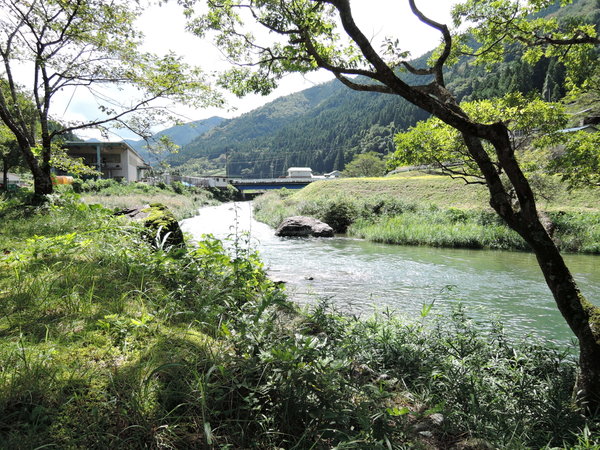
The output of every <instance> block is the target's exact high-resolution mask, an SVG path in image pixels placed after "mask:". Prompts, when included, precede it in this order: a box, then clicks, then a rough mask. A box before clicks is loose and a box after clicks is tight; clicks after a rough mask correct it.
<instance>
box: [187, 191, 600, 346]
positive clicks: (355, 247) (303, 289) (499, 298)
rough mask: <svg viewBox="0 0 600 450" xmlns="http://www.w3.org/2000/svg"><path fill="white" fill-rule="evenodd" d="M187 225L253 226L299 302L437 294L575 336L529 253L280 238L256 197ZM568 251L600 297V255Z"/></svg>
mask: <svg viewBox="0 0 600 450" xmlns="http://www.w3.org/2000/svg"><path fill="white" fill-rule="evenodd" d="M182 228H183V229H184V231H187V232H189V233H191V234H192V235H193V236H194V238H196V239H200V238H201V236H202V234H208V233H210V234H213V235H215V236H216V237H219V238H226V237H228V236H233V235H235V234H236V233H238V234H240V233H242V232H243V231H247V232H249V234H250V237H251V243H252V245H253V246H254V247H256V248H257V249H258V250H259V251H260V253H261V255H262V258H263V260H264V261H265V263H266V265H267V267H268V268H269V272H270V274H271V277H272V278H273V279H275V280H281V281H285V282H286V285H287V289H288V292H289V293H290V295H291V297H292V298H293V299H294V300H295V301H297V302H299V303H308V302H314V301H316V299H317V298H319V297H329V298H331V301H332V302H333V303H335V304H336V305H337V306H339V307H340V309H342V310H345V311H347V312H350V313H352V314H357V315H363V316H364V315H368V314H371V313H372V312H373V311H374V310H375V309H380V310H382V309H386V308H389V309H391V310H395V311H398V312H401V313H403V314H407V315H409V316H410V315H413V316H417V317H418V316H419V314H420V311H421V308H422V306H423V305H424V304H429V303H431V302H433V301H435V305H434V308H433V312H437V313H439V314H444V313H446V312H448V311H449V310H450V308H451V307H452V305H453V304H456V303H458V302H462V303H463V304H464V305H465V306H466V309H467V312H468V314H469V315H471V316H473V317H474V318H475V319H477V320H496V319H498V320H500V321H502V322H503V323H504V324H505V325H506V328H507V330H511V332H517V333H519V334H529V333H531V334H539V335H542V336H544V337H546V338H548V339H551V340H555V341H557V342H560V343H562V344H565V343H568V342H570V340H571V336H572V335H571V332H570V331H569V330H568V328H567V326H566V324H565V322H564V320H563V319H562V317H561V316H560V313H559V312H558V310H557V308H556V305H555V303H554V300H553V299H552V295H551V294H550V291H549V290H548V287H547V286H546V284H545V282H544V280H543V277H542V274H541V272H540V269H539V268H538V265H537V262H536V260H535V257H534V256H533V255H532V254H529V253H520V252H501V251H484V250H454V249H452V250H450V249H436V248H430V247H404V246H394V245H385V244H375V243H371V242H366V241H362V240H358V239H350V238H346V237H336V238H333V239H317V238H279V237H276V236H275V235H274V230H273V229H272V228H270V227H269V226H267V225H265V224H263V223H260V222H257V221H255V220H253V218H252V209H251V204H250V203H249V202H243V203H235V204H233V203H228V204H224V205H220V206H216V207H207V208H203V209H201V210H200V214H199V215H198V216H196V217H193V218H191V219H187V220H184V221H183V222H182ZM566 259H567V264H568V265H569V267H570V268H571V270H572V272H573V273H574V276H575V278H576V279H577V281H578V282H579V284H580V287H581V289H582V291H583V292H584V294H585V295H586V296H587V297H588V298H589V299H590V300H592V301H595V302H598V300H599V299H600V257H599V256H587V255H567V257H566Z"/></svg>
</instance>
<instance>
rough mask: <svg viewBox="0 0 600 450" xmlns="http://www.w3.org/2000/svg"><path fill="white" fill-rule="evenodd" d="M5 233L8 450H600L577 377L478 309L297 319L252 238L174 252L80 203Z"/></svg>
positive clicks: (16, 205) (1, 424)
mask: <svg viewBox="0 0 600 450" xmlns="http://www.w3.org/2000/svg"><path fill="white" fill-rule="evenodd" d="M0 220H1V221H2V224H3V226H2V227H1V228H0V249H1V253H0V448H3V449H33V448H41V447H54V448H72V449H92V448H97V449H105V448H120V449H142V448H177V449H183V448H260V449H276V448H277V449H278V448H299V449H304V448H333V447H336V448H369V449H371V448H381V449H384V448H544V447H546V446H549V447H550V446H558V447H560V448H563V447H564V448H581V449H584V448H597V446H598V445H600V433H599V427H600V425H599V424H598V423H597V422H595V421H593V420H588V421H585V420H584V419H583V418H582V417H581V416H580V414H578V412H577V411H576V410H575V409H574V408H573V403H572V390H573V384H574V379H575V366H574V364H572V363H571V362H569V360H568V359H566V358H565V357H564V355H563V354H562V353H561V352H560V351H558V350H554V349H552V348H548V347H547V346H545V345H544V344H542V343H536V341H535V340H534V339H531V338H527V339H526V340H525V341H523V342H511V341H510V340H509V339H508V338H507V337H506V336H505V335H504V334H503V332H502V328H501V326H499V325H497V324H495V325H493V326H489V325H488V326H485V325H483V324H473V323H472V322H471V321H470V320H469V319H468V318H467V316H466V314H465V312H464V311H462V310H457V311H455V313H454V314H453V315H452V317H444V318H441V319H440V320H437V319H436V318H435V317H434V316H435V310H433V311H429V310H428V308H427V307H424V309H423V314H422V315H423V317H421V318H420V319H419V320H412V321H409V320H407V319H404V318H401V317H396V316H393V315H392V314H380V315H377V316H375V317H373V318H371V319H368V320H358V319H355V318H350V317H346V316H344V315H342V314H339V313H337V312H336V311H334V310H332V309H331V308H330V307H328V306H327V305H326V304H319V305H316V306H314V307H313V308H311V309H310V310H298V309H297V308H296V307H294V305H292V304H290V303H288V302H287V300H286V298H285V295H284V292H282V291H281V290H280V289H279V288H278V287H277V286H275V285H273V283H271V282H270V281H269V280H268V279H267V277H266V276H265V273H264V271H263V268H262V265H261V262H260V260H259V258H258V256H257V255H256V254H254V253H253V252H252V251H249V250H248V249H247V248H246V246H245V245H244V240H243V237H242V238H241V239H240V240H238V242H237V245H234V246H233V250H231V252H228V251H226V250H224V248H223V245H222V244H221V243H220V242H218V241H215V240H213V239H210V238H207V239H206V240H204V241H202V242H200V243H199V244H198V247H189V248H187V249H172V250H170V249H167V248H158V249H157V248H153V247H152V246H151V245H150V244H149V243H148V241H147V240H146V239H145V238H144V237H143V235H144V232H145V229H144V227H143V225H142V224H139V223H136V222H130V221H127V220H125V219H124V218H119V217H115V216H113V215H112V212H111V211H109V210H106V209H105V208H103V207H100V206H93V205H88V204H85V203H80V202H79V201H77V199H75V198H73V197H56V198H54V200H53V201H52V202H50V203H48V204H47V205H45V206H43V207H37V208H34V207H28V206H25V205H23V204H22V203H21V202H20V201H19V200H18V199H2V198H1V197H0ZM595 446H596V447H595Z"/></svg>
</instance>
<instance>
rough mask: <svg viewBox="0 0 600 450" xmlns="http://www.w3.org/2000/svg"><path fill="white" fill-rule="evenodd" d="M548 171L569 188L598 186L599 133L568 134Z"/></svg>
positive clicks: (599, 175)
mask: <svg viewBox="0 0 600 450" xmlns="http://www.w3.org/2000/svg"><path fill="white" fill-rule="evenodd" d="M549 170H550V171H551V172H554V173H558V174H560V175H561V176H562V178H563V180H565V181H566V182H567V183H569V185H571V186H582V185H595V186H600V133H597V132H596V133H587V132H585V131H579V132H576V133H570V135H569V136H568V138H567V139H566V143H565V145H564V147H562V148H560V149H559V150H558V152H557V154H556V155H554V158H552V160H551V161H550V164H549Z"/></svg>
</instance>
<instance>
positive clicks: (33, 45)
mask: <svg viewBox="0 0 600 450" xmlns="http://www.w3.org/2000/svg"><path fill="white" fill-rule="evenodd" d="M143 7H144V5H143V4H142V3H138V2H133V3H132V2H125V1H115V2H111V3H110V4H106V3H105V2H101V1H97V0H77V1H73V2H64V1H59V0H35V1H33V2H29V3H27V4H24V3H22V2H18V1H14V0H3V1H2V2H1V3H0V9H1V10H2V17H3V18H2V20H1V21H0V54H1V56H2V60H3V65H2V67H3V69H2V71H1V72H0V76H1V78H2V80H3V89H2V95H0V118H1V119H2V121H4V123H6V125H7V126H8V127H9V128H10V130H11V131H12V133H14V134H15V136H16V138H17V140H18V142H19V146H20V147H21V151H22V152H23V154H24V156H25V158H26V160H27V163H28V165H29V168H30V170H31V171H32V174H33V176H34V180H35V186H36V193H37V194H38V195H42V194H47V193H50V192H51V191H52V185H51V183H50V160H51V158H52V154H53V149H52V141H54V139H55V138H56V137H60V136H65V137H66V135H67V134H68V133H70V132H73V131H75V130H79V129H83V128H100V129H106V126H107V124H111V125H112V126H116V127H118V126H123V127H127V128H129V129H132V130H135V131H137V132H139V133H140V134H148V129H149V127H150V126H151V125H150V124H152V125H155V124H156V122H157V121H158V120H159V119H161V118H163V119H164V118H165V117H166V118H167V119H168V117H169V112H168V106H169V105H171V104H172V102H184V101H185V102H187V103H188V104H191V105H195V106H204V105H206V104H215V103H218V98H216V97H215V95H214V93H213V92H212V91H210V90H209V89H208V87H207V84H206V82H205V79H204V76H203V74H202V73H201V72H200V71H199V69H197V68H191V67H188V66H187V65H186V64H184V63H183V62H182V60H181V59H180V58H178V57H177V56H176V55H174V54H168V55H166V56H164V57H158V56H156V55H153V54H151V53H147V52H144V51H142V39H141V34H140V33H139V32H138V30H137V29H136V27H135V19H136V18H137V16H138V15H139V14H140V13H141V11H142V10H143ZM22 61H29V62H30V64H28V65H27V66H26V67H25V70H28V71H30V72H29V73H30V74H31V75H32V77H31V78H32V79H33V80H35V83H34V84H33V85H30V86H19V85H18V84H17V80H16V79H15V69H16V66H17V65H20V64H21V62H22ZM126 87H129V88H134V89H131V90H130V92H129V93H130V95H131V96H130V98H128V99H124V98H117V95H111V93H110V90H111V89H113V90H115V89H120V90H122V89H125V88H126ZM77 88H79V89H87V91H88V92H89V93H90V94H91V95H92V96H93V98H94V99H96V102H97V104H98V116H97V117H98V118H96V119H91V120H84V121H77V122H73V123H69V124H66V123H65V124H61V125H60V126H57V127H51V126H50V117H51V114H52V111H53V100H54V97H55V96H56V94H58V93H59V92H63V91H67V92H75V90H76V89H77ZM4 91H8V92H7V93H5V92H4ZM21 93H24V96H25V97H26V98H27V99H29V101H28V102H26V103H24V102H22V101H21V100H20V99H19V96H21ZM136 95H137V97H135V96H136ZM113 97H114V98H113ZM158 100H162V101H163V103H160V102H158ZM165 102H166V103H165ZM29 104H31V105H33V113H34V115H35V116H34V117H35V120H34V121H32V120H30V115H28V114H27V113H28V111H29V109H30V108H29V106H28V105H29ZM37 124H39V127H40V133H39V137H38V133H37V129H36V128H37V126H38V125H37ZM52 128H54V129H52ZM38 144H40V145H41V154H40V155H36V154H35V152H33V151H32V149H33V148H34V147H36V146H37V145H38Z"/></svg>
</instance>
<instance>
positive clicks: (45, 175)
mask: <svg viewBox="0 0 600 450" xmlns="http://www.w3.org/2000/svg"><path fill="white" fill-rule="evenodd" d="M18 142H19V147H20V148H21V152H22V153H23V157H24V158H25V161H26V162H27V165H28V166H29V170H31V174H32V175H33V192H34V199H33V200H34V202H37V203H39V202H43V201H44V197H45V196H46V195H48V194H52V191H53V186H52V177H51V174H50V165H49V164H47V163H42V164H40V163H39V162H38V160H37V158H36V157H35V155H34V154H33V152H32V151H31V146H30V145H29V143H28V142H27V141H25V140H18Z"/></svg>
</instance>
